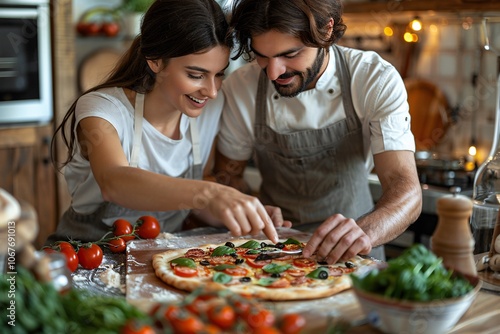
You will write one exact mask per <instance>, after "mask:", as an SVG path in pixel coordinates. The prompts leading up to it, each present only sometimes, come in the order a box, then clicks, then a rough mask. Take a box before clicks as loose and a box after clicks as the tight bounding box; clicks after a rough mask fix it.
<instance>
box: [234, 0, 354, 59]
mask: <svg viewBox="0 0 500 334" xmlns="http://www.w3.org/2000/svg"><path fill="white" fill-rule="evenodd" d="M330 19H333V22H334V24H333V31H332V34H331V35H330V37H329V38H328V34H327V32H328V29H329V27H328V23H329V21H330ZM229 25H230V27H231V33H232V34H233V35H234V38H235V40H236V42H237V44H238V49H237V51H236V53H235V55H234V57H233V59H237V58H238V57H240V56H241V55H244V56H245V57H246V58H247V60H252V59H253V58H254V57H253V55H252V52H251V47H250V43H251V38H252V36H257V35H260V34H262V33H265V32H267V31H270V30H276V31H279V32H281V33H284V34H288V35H292V36H294V37H297V38H300V40H301V41H302V43H304V45H306V46H309V47H318V48H328V47H330V46H331V45H332V44H334V43H335V42H336V41H338V40H339V39H340V38H341V37H342V36H343V35H344V32H345V30H346V25H345V24H344V23H343V21H342V3H341V2H340V0H234V3H233V6H232V11H231V21H230V24H229Z"/></svg>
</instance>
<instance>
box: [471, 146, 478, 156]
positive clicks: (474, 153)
mask: <svg viewBox="0 0 500 334" xmlns="http://www.w3.org/2000/svg"><path fill="white" fill-rule="evenodd" d="M476 153H477V149H476V146H474V145H471V147H469V155H470V156H475V155H476Z"/></svg>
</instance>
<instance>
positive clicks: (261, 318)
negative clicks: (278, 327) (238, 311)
mask: <svg viewBox="0 0 500 334" xmlns="http://www.w3.org/2000/svg"><path fill="white" fill-rule="evenodd" d="M275 320H276V318H275V317H274V314H273V313H272V312H271V311H269V310H267V309H264V308H257V309H251V310H250V312H248V313H247V314H246V317H245V322H246V323H247V324H248V326H250V327H252V328H254V329H255V328H260V327H272V326H273V325H274V322H275Z"/></svg>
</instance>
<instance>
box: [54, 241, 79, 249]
mask: <svg viewBox="0 0 500 334" xmlns="http://www.w3.org/2000/svg"><path fill="white" fill-rule="evenodd" d="M56 247H59V250H62V249H66V248H67V249H72V250H75V248H74V247H73V245H72V244H70V243H69V242H67V241H58V242H57V243H56Z"/></svg>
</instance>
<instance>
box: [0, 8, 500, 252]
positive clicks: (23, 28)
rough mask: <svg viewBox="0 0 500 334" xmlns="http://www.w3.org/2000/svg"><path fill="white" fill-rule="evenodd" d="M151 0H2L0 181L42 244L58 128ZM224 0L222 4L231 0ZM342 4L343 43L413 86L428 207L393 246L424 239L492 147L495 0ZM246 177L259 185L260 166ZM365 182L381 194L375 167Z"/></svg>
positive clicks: (57, 180)
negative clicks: (440, 201) (439, 204)
mask: <svg viewBox="0 0 500 334" xmlns="http://www.w3.org/2000/svg"><path fill="white" fill-rule="evenodd" d="M148 1H149V0H0V13H1V14H0V32H1V33H0V44H3V45H0V187H1V188H4V189H5V190H6V191H8V192H10V193H11V194H13V195H14V196H15V197H16V198H18V199H20V200H22V201H26V202H28V203H30V204H32V205H33V206H34V207H35V209H36V211H37V213H38V216H39V218H38V219H39V224H40V226H41V231H40V234H39V236H38V240H37V244H38V245H41V243H42V242H43V241H44V240H45V238H46V237H47V236H48V234H50V233H51V231H53V230H54V229H55V226H56V224H57V221H58V219H59V216H60V214H61V213H62V212H63V211H64V210H65V209H66V208H67V206H68V205H69V201H70V199H69V196H68V194H67V190H66V185H65V183H64V179H63V177H62V175H60V174H59V173H57V172H55V171H54V168H53V166H52V164H51V162H50V141H51V135H52V133H53V131H54V129H55V127H56V126H57V125H58V124H59V122H60V121H61V119H62V117H63V116H64V114H65V113H66V110H67V109H68V107H69V106H70V105H71V103H72V102H73V101H74V99H75V98H76V97H77V96H78V94H79V93H81V92H82V91H84V90H86V89H87V88H89V87H91V86H92V85H94V84H96V83H98V82H99V81H100V80H102V79H103V78H104V77H105V75H106V74H107V72H108V71H109V70H110V69H111V68H112V67H113V65H114V64H115V62H116V61H117V59H118V58H119V57H120V55H121V54H122V53H123V52H124V50H125V49H126V48H127V47H128V45H129V44H130V42H131V40H132V38H133V37H134V36H135V35H136V34H137V32H138V28H137V26H138V25H137V24H138V23H140V18H141V15H142V13H143V10H144V9H143V8H146V7H147V5H148V3H149V2H148ZM219 2H220V3H221V4H222V5H223V6H225V7H226V8H227V6H229V5H230V3H231V0H220V1H219ZM343 2H344V12H345V14H344V20H345V23H346V24H347V26H348V29H347V32H346V34H345V36H344V37H343V38H342V40H341V41H340V43H339V44H342V45H346V46H349V47H354V48H360V49H364V50H373V51H376V52H378V53H379V54H380V55H381V56H382V57H384V58H385V59H386V60H387V61H389V62H391V63H392V64H393V65H394V66H395V67H396V68H397V69H398V71H399V72H400V74H401V76H402V77H403V78H404V79H405V83H406V85H407V90H408V93H409V103H410V106H411V113H412V129H413V131H414V133H415V136H416V140H417V149H418V152H417V154H416V160H417V165H418V169H419V177H420V180H421V183H422V187H423V189H424V210H423V213H422V216H421V217H420V218H419V221H417V223H416V224H414V225H413V226H412V227H411V228H410V229H409V230H408V231H407V233H405V234H404V235H403V236H402V237H401V238H398V240H396V241H395V242H394V243H392V244H391V245H389V246H388V247H393V248H394V251H397V250H398V249H401V248H404V247H407V246H408V245H409V244H411V243H412V242H415V241H420V242H424V243H428V238H429V236H430V235H431V234H432V231H433V229H434V227H435V224H436V221H437V216H436V212H435V202H436V200H437V198H439V197H441V196H443V195H444V194H448V193H449V189H450V187H453V186H458V187H460V188H461V190H462V192H463V193H464V194H467V195H471V194H472V182H473V178H474V172H475V169H476V167H477V166H478V165H479V164H481V163H482V162H483V161H484V160H485V159H486V158H487V156H488V154H489V151H490V149H491V145H492V142H493V137H494V129H495V122H496V103H497V99H496V96H497V95H496V94H497V87H496V82H497V77H498V73H499V60H498V59H499V56H500V1H493V0H483V1H481V0H440V1H432V0H429V1H427V0H419V1H416V0H401V1H396V0H391V1H354V0H351V1H347V0H345V1H343ZM241 64H242V61H239V60H237V61H235V62H233V64H232V66H231V68H230V70H233V69H235V68H237V67H238V66H240V65H241ZM55 153H56V154H57V155H58V156H59V157H62V156H64V155H65V154H66V153H65V152H64V150H61V149H60V148H58V149H57V150H56V152H55ZM246 176H247V179H248V181H249V182H251V184H252V185H253V189H254V190H255V191H258V182H259V177H258V173H256V172H255V169H252V168H251V166H250V168H249V169H248V171H247V172H246ZM370 185H371V188H372V191H373V194H374V198H375V200H376V198H377V196H378V195H379V194H380V186H379V184H378V182H377V179H376V177H375V176H373V175H371V177H370ZM388 249H389V248H388ZM390 250H391V249H389V251H390ZM389 255H390V254H389Z"/></svg>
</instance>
